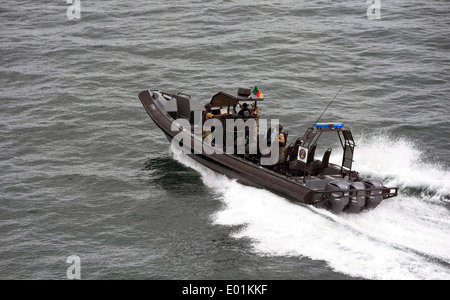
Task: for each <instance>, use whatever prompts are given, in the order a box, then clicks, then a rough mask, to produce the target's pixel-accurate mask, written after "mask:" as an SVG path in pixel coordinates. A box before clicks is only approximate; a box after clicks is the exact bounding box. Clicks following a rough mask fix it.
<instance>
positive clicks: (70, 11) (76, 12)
mask: <svg viewBox="0 0 450 300" xmlns="http://www.w3.org/2000/svg"><path fill="white" fill-rule="evenodd" d="M67 4H72V5H71V6H70V7H69V8H67V19H69V20H80V19H81V0H67Z"/></svg>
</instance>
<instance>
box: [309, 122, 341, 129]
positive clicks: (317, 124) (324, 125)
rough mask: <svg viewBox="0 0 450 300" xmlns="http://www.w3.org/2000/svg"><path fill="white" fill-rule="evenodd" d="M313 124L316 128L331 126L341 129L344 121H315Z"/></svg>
mask: <svg viewBox="0 0 450 300" xmlns="http://www.w3.org/2000/svg"><path fill="white" fill-rule="evenodd" d="M313 126H314V127H316V128H331V129H338V130H339V129H341V128H342V127H344V123H315V124H313Z"/></svg>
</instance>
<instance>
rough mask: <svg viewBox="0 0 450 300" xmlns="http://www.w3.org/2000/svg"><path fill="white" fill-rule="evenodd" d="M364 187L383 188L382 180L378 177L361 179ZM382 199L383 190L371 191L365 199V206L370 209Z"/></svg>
mask: <svg viewBox="0 0 450 300" xmlns="http://www.w3.org/2000/svg"><path fill="white" fill-rule="evenodd" d="M363 183H364V185H365V186H366V189H375V188H379V189H382V188H384V185H383V182H382V181H381V180H380V179H378V178H370V179H366V180H364V181H363ZM381 201H383V191H382V190H379V191H372V192H371V193H370V196H369V197H367V199H366V208H368V209H371V208H375V207H377V206H378V204H380V203H381Z"/></svg>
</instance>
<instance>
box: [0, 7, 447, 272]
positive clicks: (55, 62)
mask: <svg viewBox="0 0 450 300" xmlns="http://www.w3.org/2000/svg"><path fill="white" fill-rule="evenodd" d="M380 3H381V11H380V12H381V19H378V20H369V19H368V18H367V16H366V12H367V8H368V7H369V4H367V3H366V2H365V1H353V0H352V1H345V2H344V3H339V2H338V1H323V0H322V1H320V0H314V1H303V0H297V1H293V0H292V1H289V0H285V1H284V0H278V1H273V0H272V1H269V0H262V1H258V2H255V1H234V0H223V1H218V0H210V1H188V0H172V1H126V2H123V1H106V0H105V1H88V0H81V1H80V4H81V15H80V17H81V18H80V19H79V20H69V19H68V17H67V9H68V8H69V6H70V5H71V4H67V3H66V1H62V0H61V1H55V0H53V1H39V2H38V1H12V0H4V1H2V2H1V3H0V19H1V22H0V23H1V24H0V32H1V34H0V62H1V64H0V150H1V151H0V245H1V246H0V279H65V278H67V277H66V271H67V268H68V267H69V266H70V264H69V263H67V262H66V260H67V257H68V256H72V255H76V256H79V258H80V261H81V277H82V279H450V150H449V144H450V121H449V118H448V106H449V104H450V98H449V96H448V95H450V83H449V79H450V78H449V77H450V75H449V74H450V3H449V2H448V1H438V0H432V1H417V0H409V1H406V0H398V1H385V0H380ZM254 85H258V86H259V87H260V89H261V90H262V92H263V93H264V95H265V97H266V99H265V101H264V103H263V104H262V105H261V107H262V110H263V116H264V117H266V118H270V119H274V118H277V119H280V122H281V123H282V124H283V125H284V128H285V129H287V130H289V132H290V134H289V137H290V138H292V139H294V138H295V137H296V136H300V135H302V134H303V132H304V131H305V130H306V128H307V127H309V126H311V124H312V122H314V121H315V120H316V119H317V118H318V116H319V115H320V114H321V112H322V111H323V109H324V108H325V107H326V106H327V105H328V103H329V101H330V100H331V99H332V98H333V97H334V96H335V94H336V93H337V91H338V90H339V89H340V88H341V87H342V86H344V88H343V89H342V92H341V93H340V94H339V96H338V97H337V99H336V100H335V101H334V102H333V104H332V106H331V107H330V108H329V109H328V110H327V112H326V113H325V114H324V116H323V117H322V120H323V121H326V120H327V121H336V120H338V121H342V122H344V123H345V124H346V127H347V128H351V129H352V131H353V134H354V138H355V140H356V143H357V147H356V154H355V163H354V169H356V170H358V171H359V172H360V173H361V174H363V175H365V176H373V177H379V178H382V179H383V181H384V182H385V184H386V185H390V186H398V187H399V188H400V194H399V196H398V197H396V198H393V199H390V200H388V201H385V202H383V203H382V204H381V205H380V206H379V207H378V208H377V209H375V210H372V211H367V212H364V213H361V214H358V215H346V214H343V215H334V214H331V213H329V212H327V211H324V210H321V209H315V208H310V207H304V206H300V205H296V204H293V203H292V202H290V201H288V200H286V199H284V198H282V197H279V196H276V195H274V194H272V193H270V192H268V191H264V190H258V189H254V188H251V187H246V186H242V185H240V184H238V183H236V182H235V181H233V180H231V179H227V178H225V177H224V176H222V175H219V174H216V173H213V172H212V171H210V170H208V169H206V168H204V167H203V166H201V165H199V164H197V163H195V162H194V161H192V160H191V159H189V158H188V157H186V156H184V155H182V154H181V153H177V152H176V151H174V150H172V149H170V146H169V143H168V142H167V140H166V139H165V137H164V135H163V134H162V133H161V132H160V131H159V129H158V128H157V127H156V126H155V125H154V124H153V123H152V121H151V119H150V118H149V117H148V115H147V114H146V112H145V110H144V108H143V107H142V105H141V103H140V101H139V99H138V97H137V95H138V93H139V92H140V91H142V90H145V89H160V90H163V91H166V92H174V93H177V92H184V93H187V94H190V95H192V96H193V97H194V98H195V99H197V100H199V101H201V102H202V103H206V102H207V101H209V100H210V98H211V97H212V96H213V95H214V94H215V93H216V92H218V91H219V90H221V89H230V88H237V87H239V86H251V87H253V86H254ZM327 141H328V140H326V139H325V140H324V142H327ZM328 142H330V143H331V145H332V146H333V147H334V149H336V151H333V154H332V157H331V160H332V161H334V162H339V160H340V156H339V154H340V153H339V151H337V150H338V147H339V144H338V142H337V141H335V140H329V141H328ZM320 146H321V145H319V149H320ZM322 147H323V148H325V147H328V145H323V146H322ZM325 149H326V148H325ZM323 150H324V149H322V151H323Z"/></svg>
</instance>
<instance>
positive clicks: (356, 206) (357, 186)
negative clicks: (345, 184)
mask: <svg viewBox="0 0 450 300" xmlns="http://www.w3.org/2000/svg"><path fill="white" fill-rule="evenodd" d="M365 188H366V186H365V185H364V183H362V182H353V183H352V184H350V196H352V197H351V198H350V201H349V203H348V206H347V211H348V212H350V213H358V212H360V211H361V209H362V208H363V207H364V205H365V204H366V193H365V192H364V191H352V190H364V189H365Z"/></svg>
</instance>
